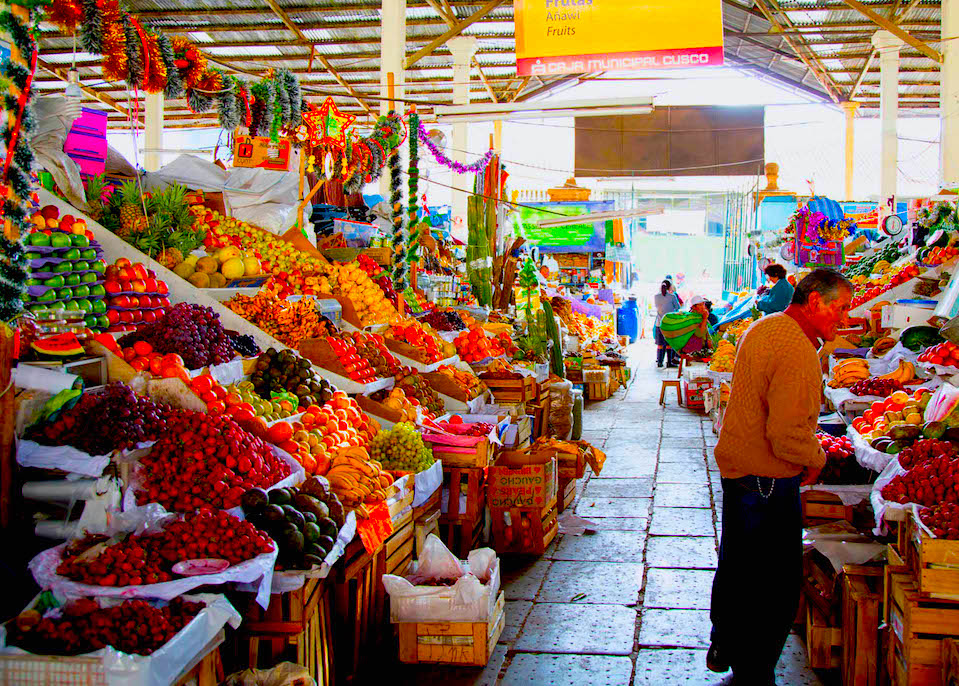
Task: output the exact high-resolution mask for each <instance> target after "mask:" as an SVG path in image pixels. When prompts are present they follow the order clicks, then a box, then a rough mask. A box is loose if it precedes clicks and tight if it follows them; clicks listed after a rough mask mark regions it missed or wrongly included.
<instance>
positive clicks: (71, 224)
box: [30, 205, 93, 245]
mask: <svg viewBox="0 0 959 686" xmlns="http://www.w3.org/2000/svg"><path fill="white" fill-rule="evenodd" d="M30 223H31V224H33V225H34V226H35V227H36V229H35V231H40V232H42V233H44V234H45V235H46V236H51V235H52V234H53V232H54V231H62V232H65V233H68V234H77V235H80V236H84V237H85V238H86V239H87V240H89V241H92V240H93V231H91V230H90V229H89V228H87V222H86V220H84V219H81V218H80V217H74V216H73V215H72V214H65V215H63V216H62V217H61V216H60V208H59V207H57V206H56V205H44V206H43V207H41V208H40V209H39V210H37V211H36V212H34V213H33V214H32V215H30ZM38 245H44V244H42V243H41V244H38ZM45 245H50V244H49V243H46V244H45Z"/></svg>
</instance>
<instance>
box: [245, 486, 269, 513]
mask: <svg viewBox="0 0 959 686" xmlns="http://www.w3.org/2000/svg"><path fill="white" fill-rule="evenodd" d="M269 504H270V499H269V496H268V495H267V493H266V491H264V490H263V489H262V488H251V489H250V490H248V491H247V492H246V493H244V494H243V495H242V496H240V505H241V506H242V507H243V512H245V513H247V514H249V513H250V512H256V511H257V510H261V509H263V508H264V507H266V506H267V505H269Z"/></svg>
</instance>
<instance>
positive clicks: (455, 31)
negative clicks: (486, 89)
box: [271, 0, 505, 69]
mask: <svg viewBox="0 0 959 686" xmlns="http://www.w3.org/2000/svg"><path fill="white" fill-rule="evenodd" d="M271 1H272V0H271ZM503 2H505V0H488V1H487V3H486V4H485V5H483V6H482V7H480V8H479V9H478V10H477V11H476V12H475V13H473V14H471V15H470V16H468V17H467V18H466V19H464V20H463V21H461V22H458V23H457V24H455V25H454V26H451V27H450V28H448V29H447V30H446V31H445V32H443V34H442V35H439V36H437V37H436V38H434V39H433V40H431V41H430V42H429V43H427V44H426V45H425V46H424V47H422V48H420V49H419V50H417V51H416V52H415V53H413V55H412V56H411V57H409V58H408V59H407V60H406V68H407V69H409V68H410V67H412V66H413V65H414V64H416V63H417V62H419V61H420V60H421V59H422V58H424V57H426V56H427V55H431V54H432V53H433V51H434V50H436V48H438V47H439V46H441V45H443V43H445V42H446V41H448V40H449V39H450V38H453V37H455V36H458V35H460V33H462V32H463V29H465V28H467V27H468V26H472V25H473V24H474V23H476V22H477V21H479V20H480V19H482V18H483V17H485V16H486V15H487V14H489V13H490V12H492V11H493V10H495V9H496V8H497V7H499V6H500V5H502V4H503Z"/></svg>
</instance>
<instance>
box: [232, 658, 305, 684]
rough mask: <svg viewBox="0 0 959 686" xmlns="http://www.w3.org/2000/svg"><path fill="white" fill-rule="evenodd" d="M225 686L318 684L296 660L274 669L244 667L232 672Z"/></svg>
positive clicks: (283, 663)
mask: <svg viewBox="0 0 959 686" xmlns="http://www.w3.org/2000/svg"><path fill="white" fill-rule="evenodd" d="M223 684H224V686H316V681H315V680H314V679H313V677H312V676H310V672H309V670H307V668H306V667H304V666H302V665H298V664H296V663H294V662H281V663H280V664H278V665H277V666H276V667H273V668H272V669H244V670H243V671H242V672H236V673H234V674H231V675H230V676H228V677H227V678H226V680H225V681H224V682H223Z"/></svg>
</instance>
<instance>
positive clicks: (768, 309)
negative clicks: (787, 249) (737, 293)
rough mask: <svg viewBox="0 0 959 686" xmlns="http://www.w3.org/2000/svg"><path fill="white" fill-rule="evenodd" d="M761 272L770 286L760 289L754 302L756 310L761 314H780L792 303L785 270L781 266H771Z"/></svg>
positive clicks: (791, 289) (790, 288) (791, 290)
mask: <svg viewBox="0 0 959 686" xmlns="http://www.w3.org/2000/svg"><path fill="white" fill-rule="evenodd" d="M763 272H764V273H765V274H766V278H767V279H769V283H770V284H772V286H771V287H770V288H768V289H767V288H763V289H761V292H760V293H759V298H757V300H756V309H757V310H759V311H760V312H762V313H763V314H773V313H775V312H782V311H783V310H785V309H786V308H787V307H789V303H790V302H792V299H793V290H794V289H793V287H792V285H791V284H790V283H789V281H788V280H787V279H786V268H785V267H783V266H782V265H781V264H771V265H769V266H768V267H766V268H765V269H764V270H763Z"/></svg>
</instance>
